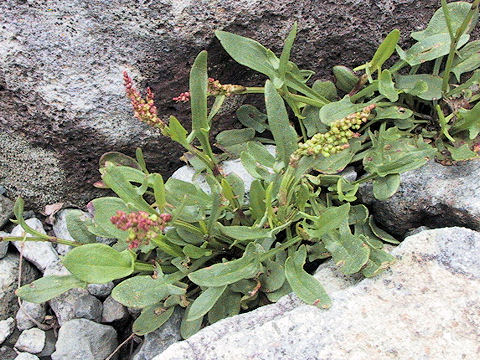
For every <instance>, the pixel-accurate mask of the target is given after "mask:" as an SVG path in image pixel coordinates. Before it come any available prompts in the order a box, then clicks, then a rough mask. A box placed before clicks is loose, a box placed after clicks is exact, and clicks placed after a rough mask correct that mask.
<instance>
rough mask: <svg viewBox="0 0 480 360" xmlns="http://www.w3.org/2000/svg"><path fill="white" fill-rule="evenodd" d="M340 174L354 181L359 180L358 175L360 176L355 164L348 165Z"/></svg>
mask: <svg viewBox="0 0 480 360" xmlns="http://www.w3.org/2000/svg"><path fill="white" fill-rule="evenodd" d="M338 175H341V176H343V178H344V179H345V180H348V181H352V182H353V181H355V180H357V176H358V174H357V172H356V171H355V168H354V167H353V166H347V167H346V168H345V169H343V170H342V171H341V172H340V173H339V174H338Z"/></svg>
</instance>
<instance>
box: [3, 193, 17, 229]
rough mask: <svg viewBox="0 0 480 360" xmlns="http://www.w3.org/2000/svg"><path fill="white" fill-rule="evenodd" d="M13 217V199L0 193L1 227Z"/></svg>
mask: <svg viewBox="0 0 480 360" xmlns="http://www.w3.org/2000/svg"><path fill="white" fill-rule="evenodd" d="M13 217H14V216H13V201H12V200H10V199H8V198H6V197H5V196H3V195H0V229H1V228H3V227H4V226H5V225H6V224H8V222H9V221H10V219H11V218H13Z"/></svg>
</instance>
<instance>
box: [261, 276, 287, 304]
mask: <svg viewBox="0 0 480 360" xmlns="http://www.w3.org/2000/svg"><path fill="white" fill-rule="evenodd" d="M291 292H292V288H291V287H290V284H289V283H288V281H285V282H284V283H283V285H282V287H281V288H280V289H278V290H277V291H274V292H270V293H269V292H267V293H265V295H266V297H267V299H268V300H269V301H271V302H272V303H276V302H277V301H278V300H280V299H281V298H282V297H284V296H285V295H288V294H290V293H291Z"/></svg>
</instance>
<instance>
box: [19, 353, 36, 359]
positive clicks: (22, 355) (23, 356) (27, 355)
mask: <svg viewBox="0 0 480 360" xmlns="http://www.w3.org/2000/svg"><path fill="white" fill-rule="evenodd" d="M15 360H39V358H38V356H36V355H33V354H30V353H26V352H23V353H19V354H18V356H17V357H16V358H15Z"/></svg>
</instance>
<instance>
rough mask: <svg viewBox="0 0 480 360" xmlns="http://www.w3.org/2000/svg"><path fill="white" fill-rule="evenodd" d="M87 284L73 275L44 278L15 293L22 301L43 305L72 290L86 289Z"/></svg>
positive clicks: (24, 286)
mask: <svg viewBox="0 0 480 360" xmlns="http://www.w3.org/2000/svg"><path fill="white" fill-rule="evenodd" d="M86 287H87V283H86V282H84V281H81V280H79V279H77V278H76V277H74V276H72V275H66V276H58V275H51V276H44V277H42V278H40V279H37V280H35V281H34V282H32V283H30V284H27V285H23V286H22V287H20V288H18V289H17V290H16V291H15V294H16V295H17V296H18V297H19V298H20V299H22V300H25V301H28V302H32V303H36V304H41V303H44V302H46V301H48V300H50V299H53V298H54V297H57V296H58V295H61V294H63V293H64V292H66V291H68V290H70V289H76V288H86Z"/></svg>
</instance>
